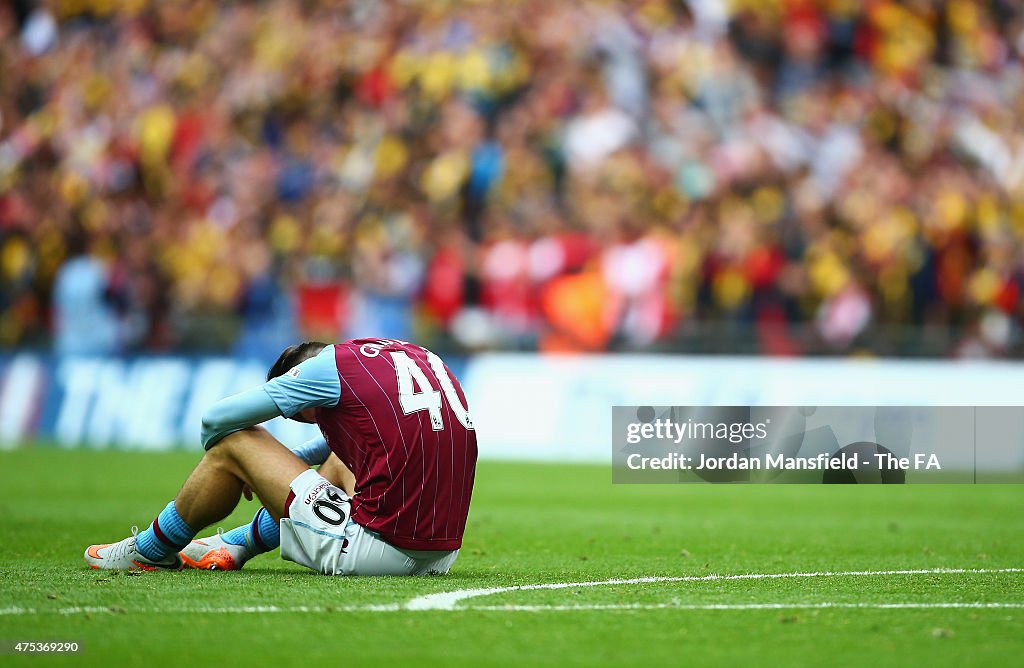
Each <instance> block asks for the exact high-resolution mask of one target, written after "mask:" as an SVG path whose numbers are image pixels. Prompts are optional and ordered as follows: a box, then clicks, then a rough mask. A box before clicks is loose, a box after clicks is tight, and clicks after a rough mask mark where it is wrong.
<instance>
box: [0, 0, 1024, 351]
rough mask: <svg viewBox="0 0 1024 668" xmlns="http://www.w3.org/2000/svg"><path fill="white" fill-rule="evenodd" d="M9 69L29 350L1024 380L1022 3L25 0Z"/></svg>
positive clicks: (8, 238)
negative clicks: (374, 346) (824, 363)
mask: <svg viewBox="0 0 1024 668" xmlns="http://www.w3.org/2000/svg"><path fill="white" fill-rule="evenodd" d="M0 72H3V76H0V310H2V313H0V343H2V344H3V345H6V346H13V345H24V344H42V343H45V342H47V341H49V340H52V341H53V342H54V346H55V347H56V349H57V350H61V351H68V350H70V348H69V346H71V347H74V346H84V347H87V348H89V349H90V350H91V351H94V352H100V351H107V350H121V351H125V350H138V349H142V350H164V349H169V348H214V349H219V350H229V349H235V350H238V351H244V352H249V353H257V352H260V351H269V350H273V349H275V348H277V347H279V346H280V345H281V344H282V342H284V341H287V340H290V339H291V338H293V337H294V336H297V335H303V336H309V337H313V336H315V337H321V338H328V339H330V338H337V337H341V336H346V335H367V334H372V335H379V336H393V337H397V338H416V340H418V341H424V342H426V343H429V344H431V345H435V346H438V347H449V348H452V347H454V348H459V349H478V348H491V347H508V348H535V347H536V348H540V349H544V350H588V351H594V350H605V349H640V350H648V349H660V350H713V351H716V352H759V353H765V354H800V353H813V352H827V353H839V352H876V353H881V354H946V355H951V354H956V355H972V356H978V355H984V356H1019V355H1020V354H1021V353H1022V352H1024V348H1022V346H1024V343H1022V337H1021V327H1022V319H1024V310H1022V306H1021V302H1022V300H1021V287H1022V286H1021V284H1022V280H1024V253H1022V240H1024V205H1022V204H1021V202H1024V148H1022V147H1024V121H1022V120H1021V119H1022V118H1024V11H1022V10H1021V8H1020V7H1019V3H1015V2H1009V1H1008V0H977V1H976V0H921V1H915V2H896V1H895V0H872V1H871V2H862V3H857V2H843V1H836V0H779V1H776V2H761V1H758V0H734V1H731V2H726V1H725V0H639V1H638V2H631V3H609V2H602V1H598V0H594V1H592V2H583V1H580V2H556V3H552V2H544V1H543V0H518V1H516V2H497V1H496V0H477V1H475V2H460V3H437V2H428V1H427V0H412V1H401V2H400V1H398V0H355V1H353V0H264V1H262V2H250V1H242V0H224V1H221V2H217V1H215V0H194V1H190V2H184V1H183V0H163V1H161V2H156V1H155V0H136V1H133V2H127V3H111V2H106V1H100V0H75V1H73V2H72V1H66V0H39V1H33V0H18V1H17V2H11V3H3V4H0ZM76 230H83V231H84V232H85V233H86V234H87V235H88V237H89V238H90V239H91V240H92V241H91V247H90V249H89V252H88V253H87V254H80V253H76V250H75V249H74V248H73V246H74V245H75V243H74V242H73V238H74V236H75V234H76V233H77V232H76ZM51 312H52V313H53V318H52V319H51V318H50V317H49V314H50V313H51ZM83 313H84V314H86V315H85V316H83V317H82V318H79V314H83ZM69 316H71V317H70V318H69ZM85 323H94V324H90V325H86V324H85ZM76 327H81V328H82V331H81V332H78V330H77V329H74V328H76ZM86 330H87V331H86Z"/></svg>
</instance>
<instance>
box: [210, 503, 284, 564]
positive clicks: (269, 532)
mask: <svg viewBox="0 0 1024 668" xmlns="http://www.w3.org/2000/svg"><path fill="white" fill-rule="evenodd" d="M222 538H223V539H224V542H226V543H231V544H232V545H244V546H245V547H246V548H248V549H249V550H250V551H251V553H252V554H254V555H255V554H263V553H264V552H270V551H271V550H273V549H276V548H277V547H278V546H279V545H280V544H281V527H280V526H278V524H277V522H276V521H275V520H274V518H273V517H271V516H270V513H269V512H267V509H266V508H260V509H259V511H257V513H256V516H255V517H253V518H252V522H250V523H249V524H243V525H242V526H240V527H238V528H236V529H232V530H231V531H225V532H224V535H223V536H222Z"/></svg>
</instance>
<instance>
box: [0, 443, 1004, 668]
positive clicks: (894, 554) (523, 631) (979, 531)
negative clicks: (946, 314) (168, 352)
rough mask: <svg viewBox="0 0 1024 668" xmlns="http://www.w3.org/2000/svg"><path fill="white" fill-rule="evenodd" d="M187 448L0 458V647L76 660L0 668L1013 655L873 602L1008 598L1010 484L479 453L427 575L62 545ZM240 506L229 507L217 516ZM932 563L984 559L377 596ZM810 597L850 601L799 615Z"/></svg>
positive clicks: (988, 614) (997, 637) (912, 660)
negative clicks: (140, 562)
mask: <svg viewBox="0 0 1024 668" xmlns="http://www.w3.org/2000/svg"><path fill="white" fill-rule="evenodd" d="M196 457H197V455H196V454H194V453H183V452H177V453H166V454H142V453H124V452H81V451H59V450H56V449H49V448H36V449H30V450H23V451H15V452H8V453H0V545H2V548H0V639H8V640H11V639H20V640H36V639H64V640H77V641H81V642H83V643H84V652H83V654H81V655H79V656H74V657H71V656H64V657H61V656H46V657H42V656H32V657H11V656H3V657H0V665H12V666H13V665H33V666H37V665H56V664H59V665H101V664H109V665H118V666H129V665H137V666H187V665H189V662H195V661H197V660H199V659H205V660H208V661H210V662H212V665H250V666H262V665H315V664H314V663H313V662H323V661H330V662H332V664H333V665H360V666H366V667H368V666H381V665H395V664H396V663H398V662H403V663H409V664H415V665H417V666H430V665H444V666H450V665H474V666H482V665H507V664H512V663H514V664H522V665H557V666H575V665H594V664H603V665H614V664H623V665H637V664H643V665H699V666H706V665H728V666H735V665H764V666H781V665H799V664H807V663H811V662H814V663H821V664H826V665H834V666H839V665H865V664H870V665H872V666H885V665H901V666H902V665H908V664H910V665H930V666H946V665H949V666H958V665H1008V664H1010V663H1014V662H1018V661H1020V659H1021V656H1024V608H1021V607H1007V606H1002V607H986V608H980V607H909V608H894V607H889V608H880V607H878V606H879V605H881V604H890V605H891V604H899V603H909V604H913V605H914V606H925V605H927V606H936V605H938V604H941V605H944V606H963V604H978V603H997V604H1016V605H1017V606H1022V605H1024V573H1021V572H1016V573H1013V572H992V571H998V570H999V569H1010V568H1020V567H1024V494H1022V491H1021V488H1020V487H1019V486H1014V485H1003V486H995V485H992V486H984V485H981V486H926V485H921V486H905V487H904V486H900V487H897V486H888V487H882V486H875V487H867V486H863V487H857V486H842V487H826V486H697V485H675V486H665V485H663V486H654V485H651V486H640V485H636V486H613V485H612V484H611V482H610V477H611V476H610V471H609V469H608V468H607V467H603V466H580V465H541V464H512V463H495V462H488V461H485V462H481V463H480V465H479V471H478V478H477V486H476V492H475V494H474V501H473V508H472V512H471V517H470V524H469V529H468V531H467V535H466V540H465V545H464V547H463V551H462V554H461V556H460V557H459V560H458V562H457V563H456V565H455V567H454V568H453V570H452V573H451V574H449V575H448V576H445V577H431V578H416V579H402V578H363V579H358V578H352V579H345V578H327V577H322V576H319V575H316V574H313V573H309V572H305V571H304V570H303V569H302V568H301V567H298V566H296V565H294V564H290V563H287V562H283V561H282V560H281V559H280V557H279V556H278V555H277V553H273V554H270V555H264V556H262V557H260V558H258V559H256V560H254V561H252V562H250V563H249V564H248V565H247V566H246V569H245V570H244V571H242V572H240V573H209V572H184V573H156V574H143V575H139V576H128V575H123V574H111V573H103V572H98V571H90V570H88V569H87V568H86V567H85V565H84V564H83V562H82V557H81V553H82V551H83V550H84V548H85V547H86V546H87V545H88V544H89V543H92V542H108V541H112V540H116V539H120V538H122V537H123V536H125V535H127V534H128V530H129V528H130V526H131V525H132V524H133V523H134V524H138V525H140V526H144V525H145V524H146V523H147V522H148V521H149V520H150V519H151V518H152V517H153V515H154V514H155V513H156V512H157V511H158V510H159V509H160V508H161V507H162V506H163V504H164V503H166V501H167V499H168V498H170V497H171V496H172V495H173V494H174V492H175V491H176V490H177V486H178V484H179V483H180V481H181V480H182V479H183V477H184V476H185V474H186V473H187V472H188V471H189V469H190V468H191V466H192V464H193V463H194V462H195V459H196ZM255 509H256V505H255V504H253V503H247V502H243V503H242V505H241V507H240V509H239V511H238V512H237V513H236V514H235V515H234V516H233V520H234V521H241V520H243V519H247V518H248V517H250V516H251V514H252V513H253V512H254V511H255ZM233 520H228V521H225V522H224V523H223V525H224V526H225V528H227V527H229V526H233ZM943 568H948V569H982V570H984V571H988V572H966V573H930V574H916V575H909V574H904V575H862V576H832V577H825V576H817V577H806V578H778V579H746V580H742V579H739V580H705V581H699V580H698V581H683V582H647V583H640V584H630V585H606V586H594V587H569V588H563V589H539V590H515V591H508V592H504V593H497V594H493V595H490V596H480V597H476V598H468V599H466V600H464V601H462V602H461V603H458V604H457V605H456V608H457V609H454V610H428V611H415V610H407V609H401V606H402V605H404V604H406V603H407V602H408V601H410V600H412V599H414V598H416V597H419V596H423V595H427V594H431V593H439V592H449V591H456V590H462V589H475V588H490V587H502V586H510V585H528V584H537V583H575V582H586V581H599V580H606V579H612V578H625V579H628V578H637V577H642V576H677V577H681V576H706V575H708V574H711V573H714V574H720V575H730V574H744V573H793V572H818V571H830V572H838V571H878V570H913V569H943ZM819 604H831V605H833V606H867V607H821V608H814V607H809V606H814V605H819ZM770 605H776V606H777V607H769V608H766V607H764V606H770ZM370 606H385V609H381V610H372V609H369V607H370ZM387 606H391V609H388V608H387ZM628 606H634V607H633V608H632V609H631V608H630V607H628ZM713 606H721V607H720V608H717V609H716V608H714V607H713ZM758 606H760V607H758ZM353 608H356V609H353ZM395 608H398V609H395ZM261 610H262V611H261Z"/></svg>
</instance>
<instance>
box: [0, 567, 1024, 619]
mask: <svg viewBox="0 0 1024 668" xmlns="http://www.w3.org/2000/svg"><path fill="white" fill-rule="evenodd" d="M1000 573H1003V574H1005V573H1024V568H991V569H990V568H928V569H913V570H886V571H837V572H830V571H818V572H809V573H739V574H735V575H716V574H711V575H685V576H664V577H661V576H652V577H641V578H629V579H611V580H597V581H590V582H549V583H542V584H529V585H513V586H508V587H488V588H477V589H460V590H457V591H450V592H440V593H437V594H427V595H425V596H419V597H417V598H414V599H412V600H410V601H408V602H407V603H405V604H404V605H402V604H399V603H385V604H379V605H337V606H333V605H326V606H316V605H314V606H303V605H300V606H276V605H239V606H209V607H205V606H176V607H168V608H127V609H126V608H123V607H120V606H105V607H104V606H68V607H63V608H47V607H43V608H30V607H22V606H10V607H0V617H9V616H26V615H29V616H30V615H46V614H51V615H52V614H56V615H65V616H67V615H81V614H85V615H90V614H114V615H116V614H130V613H136V614H268V613H269V614H272V613H335V612H337V613H345V612H400V611H419V610H423V611H429V610H435V611H437V610H439V611H452V610H474V611H481V612H487V611H495V612H558V611H587V610H708V611H711V610H817V609H830V608H831V609H870V610H902V609H906V610H912V609H972V610H1002V609H1024V601H953V602H943V601H938V602H917V601H905V602H892V601H815V602H808V601H804V602H799V601H798V602H779V603H695V604H688V603H674V602H673V603H621V604H614V603H613V604H601V603H595V604H587V605H557V604H554V605H470V606H465V607H461V606H459V605H458V603H460V602H461V601H466V600H468V599H472V598H478V597H482V596H490V595H492V594H500V593H503V592H509V591H531V590H538V589H572V588H577V587H600V586H612V585H634V584H646V583H652V582H710V581H719V580H770V579H780V578H816V577H871V576H875V577H885V576H901V575H906V576H914V575H957V574H968V575H970V574H979V575H983V574H1000Z"/></svg>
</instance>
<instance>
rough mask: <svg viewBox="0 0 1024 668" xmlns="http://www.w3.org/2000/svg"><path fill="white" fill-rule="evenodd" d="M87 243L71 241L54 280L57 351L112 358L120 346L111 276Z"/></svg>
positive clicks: (54, 327)
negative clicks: (66, 256) (106, 355)
mask: <svg viewBox="0 0 1024 668" xmlns="http://www.w3.org/2000/svg"><path fill="white" fill-rule="evenodd" d="M88 243H89V242H88V241H86V240H79V239H74V240H72V242H71V244H69V249H68V259H67V260H66V261H65V262H64V264H62V265H61V267H60V269H59V270H58V271H57V276H56V278H55V279H54V283H53V311H54V313H53V329H54V349H55V350H56V352H57V353H58V354H60V355H104V354H111V353H114V352H117V351H118V350H119V346H120V343H121V331H120V329H121V328H120V323H119V319H118V317H117V313H116V312H115V310H114V308H113V304H112V299H111V293H110V287H111V286H110V274H109V272H108V271H107V267H106V266H105V265H104V263H103V262H102V261H101V260H100V259H99V258H97V257H96V256H95V255H94V254H93V250H92V249H90V248H88V247H87V245H88Z"/></svg>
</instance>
